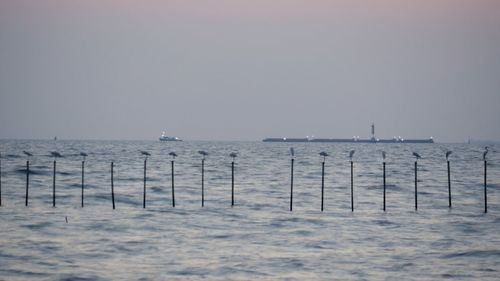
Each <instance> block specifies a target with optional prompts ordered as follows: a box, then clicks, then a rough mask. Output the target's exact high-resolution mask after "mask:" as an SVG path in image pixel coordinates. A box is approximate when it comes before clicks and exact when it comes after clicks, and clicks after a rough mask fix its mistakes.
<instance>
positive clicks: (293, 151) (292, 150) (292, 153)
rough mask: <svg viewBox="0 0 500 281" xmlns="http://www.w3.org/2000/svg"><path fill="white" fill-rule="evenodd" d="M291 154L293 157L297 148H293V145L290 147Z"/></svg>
mask: <svg viewBox="0 0 500 281" xmlns="http://www.w3.org/2000/svg"><path fill="white" fill-rule="evenodd" d="M290 155H292V157H294V156H295V150H294V149H293V147H290Z"/></svg>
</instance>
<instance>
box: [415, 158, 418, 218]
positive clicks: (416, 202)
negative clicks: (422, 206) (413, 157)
mask: <svg viewBox="0 0 500 281" xmlns="http://www.w3.org/2000/svg"><path fill="white" fill-rule="evenodd" d="M417 209H418V198H417V161H415V210H417Z"/></svg>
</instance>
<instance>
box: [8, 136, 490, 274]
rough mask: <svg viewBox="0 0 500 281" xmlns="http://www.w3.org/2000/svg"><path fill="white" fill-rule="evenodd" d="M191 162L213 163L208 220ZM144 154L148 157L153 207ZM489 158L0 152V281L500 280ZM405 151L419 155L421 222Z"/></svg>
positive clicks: (475, 153) (198, 170) (332, 147)
mask: <svg viewBox="0 0 500 281" xmlns="http://www.w3.org/2000/svg"><path fill="white" fill-rule="evenodd" d="M291 146H293V148H294V151H295V156H294V171H293V211H290V191H291V155H290V147H291ZM200 150H203V151H206V152H207V153H208V155H207V156H206V157H205V160H204V173H203V179H204V181H203V188H204V207H202V204H201V199H202V158H203V156H202V155H201V154H199V151H200ZM351 150H355V152H354V155H353V159H352V161H353V185H352V186H353V206H354V211H352V210H351V168H350V167H351V163H350V158H349V152H350V151H351ZM448 150H450V151H452V154H451V155H450V157H449V161H450V171H451V173H450V176H451V181H450V183H451V198H452V207H451V208H449V192H448V174H447V161H446V157H445V154H446V151H448ZM23 151H27V152H30V153H32V154H33V156H30V157H28V156H27V155H25V154H24V153H23ZM53 151H57V152H59V153H60V154H61V155H62V157H60V158H54V157H52V156H51V152H53ZM141 151H146V152H148V153H149V154H151V155H150V156H148V157H147V161H146V208H143V203H144V201H143V200H144V197H143V195H144V161H145V160H146V156H145V155H143V154H142V153H141ZM382 151H385V152H386V156H387V157H386V159H385V160H384V159H383V158H382ZM483 151H484V145H479V144H445V143H435V144H402V143H400V144H358V143H346V144H339V143H330V144H329V143H293V144H290V143H263V142H258V141H255V142H224V141H183V142H160V141H80V140H75V141H72V140H57V141H53V140H50V141H48V140H0V153H1V159H0V160H1V207H0V280H199V279H204V280H398V281H399V280H499V279H500V153H499V152H500V146H499V145H498V144H497V145H491V146H490V147H489V153H488V155H487V160H488V162H487V200H488V201H487V204H488V209H487V210H488V212H487V213H485V200H484V199H485V196H484V195H485V194H484V190H485V189H484V161H483ZM81 152H85V153H86V154H87V155H88V156H87V157H86V159H85V163H84V164H85V166H84V169H85V170H84V172H85V174H84V207H83V208H82V205H81V200H82V199H81V196H82V160H83V157H82V156H81V155H80V153H81ZM170 152H175V153H176V154H177V157H176V158H175V165H174V180H175V181H174V189H175V207H173V204H172V174H171V173H172V167H171V165H172V162H171V161H172V160H173V158H172V156H171V155H169V153H170ZM233 152H235V153H237V157H236V158H235V159H234V162H235V164H234V206H232V193H231V190H232V164H231V162H232V161H233V159H232V158H231V157H230V156H229V154H230V153H233ZM320 152H327V153H328V154H329V156H328V157H326V159H323V157H322V156H320V155H319V153H320ZM413 152H416V153H418V154H419V155H421V157H422V158H421V159H418V163H417V175H418V177H417V186H418V190H417V195H418V210H416V209H415V164H414V163H415V160H416V158H415V157H414V156H413ZM28 160H29V161H30V174H29V198H28V200H29V201H28V206H25V200H26V161H28ZM54 160H56V161H57V165H56V174H55V175H56V177H55V181H54V178H53V168H54V167H53V165H54V162H53V161H54ZM323 160H325V173H324V189H323V190H324V193H323V194H324V195H323V196H324V201H323V204H324V205H323V208H324V210H323V211H321V191H322V162H323ZM384 161H385V162H386V210H385V211H384V210H383V162H384ZM112 162H113V165H114V167H113V190H114V199H115V209H113V204H112V196H111V163H112ZM54 183H55V190H56V192H55V195H56V197H55V203H56V206H55V207H53V187H54Z"/></svg>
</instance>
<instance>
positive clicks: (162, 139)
mask: <svg viewBox="0 0 500 281" xmlns="http://www.w3.org/2000/svg"><path fill="white" fill-rule="evenodd" d="M160 141H182V140H181V139H180V138H178V137H169V136H167V135H166V134H165V132H162V133H161V136H160Z"/></svg>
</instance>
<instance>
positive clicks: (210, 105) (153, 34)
mask: <svg viewBox="0 0 500 281" xmlns="http://www.w3.org/2000/svg"><path fill="white" fill-rule="evenodd" d="M372 122H374V123H375V125H376V136H377V137H379V138H392V137H393V136H401V137H404V138H407V139H408V138H428V137H430V136H433V137H434V139H435V140H436V141H438V142H463V141H466V140H467V139H469V137H470V138H472V139H482V140H500V1H497V0H491V1H489V0H469V1H465V0H453V1H452V0H418V1H411V0H407V1H401V0H370V1H368V0H365V1H360V0H349V1H347V0H346V1H335V0H330V1H323V0H225V1H223V0H200V1H186V0H141V1H137V0H134V1H132V0H86V1H81V0H80V1H77V0H0V138H3V139H6V138H8V139H12V138H28V139H48V138H53V137H54V136H57V137H58V138H59V139H124V140H129V139H131V140H133V139H146V140H148V139H151V140H153V139H157V138H158V137H159V135H160V134H161V132H162V131H164V130H165V131H167V134H168V135H171V136H178V137H180V138H182V139H186V140H260V139H262V138H264V137H285V136H286V137H305V136H315V137H339V138H344V137H346V138H349V137H352V136H360V137H362V138H368V137H370V126H371V123H372Z"/></svg>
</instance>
